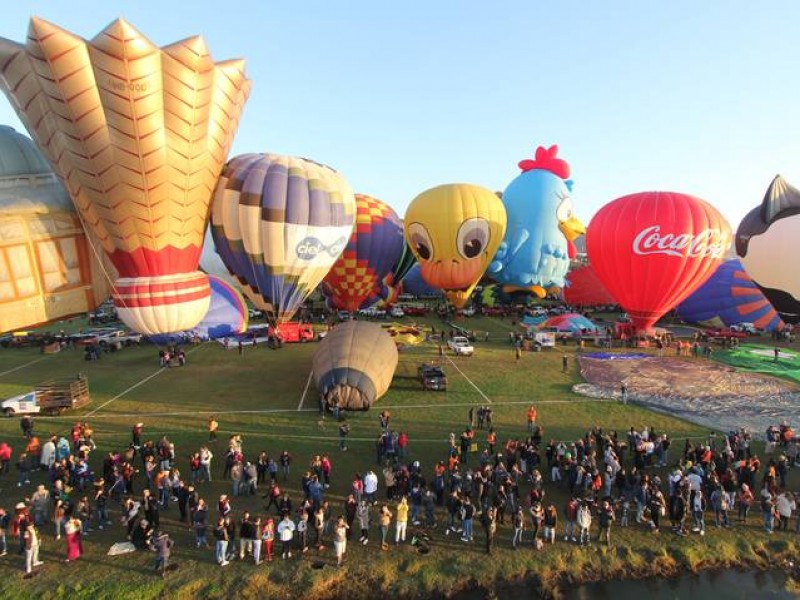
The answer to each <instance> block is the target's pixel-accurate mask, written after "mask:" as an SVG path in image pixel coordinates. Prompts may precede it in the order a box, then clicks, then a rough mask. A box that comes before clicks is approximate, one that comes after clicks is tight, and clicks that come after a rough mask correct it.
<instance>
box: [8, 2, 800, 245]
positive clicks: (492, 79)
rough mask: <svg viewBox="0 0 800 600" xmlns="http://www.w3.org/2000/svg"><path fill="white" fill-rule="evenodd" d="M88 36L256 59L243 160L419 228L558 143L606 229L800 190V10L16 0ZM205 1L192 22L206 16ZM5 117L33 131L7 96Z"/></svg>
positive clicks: (734, 210) (20, 30)
mask: <svg viewBox="0 0 800 600" xmlns="http://www.w3.org/2000/svg"><path fill="white" fill-rule="evenodd" d="M7 4H8V6H4V7H3V18H2V20H0V36H3V37H7V38H10V39H13V40H17V41H21V40H23V39H24V37H25V33H26V31H27V23H28V19H29V17H30V16H31V15H33V14H36V15H38V16H41V17H43V18H45V19H47V20H50V21H53V22H54V23H57V24H58V25H61V26H62V27H65V28H67V29H70V30H72V31H74V32H75V33H77V34H79V35H82V36H84V37H87V38H91V37H93V36H94V35H95V34H96V33H97V32H99V31H100V30H101V29H102V28H103V27H105V26H106V25H107V24H108V23H109V22H110V21H111V20H113V19H115V18H117V17H119V16H122V17H124V18H126V19H127V20H128V21H130V22H131V23H132V24H133V25H134V26H135V27H137V28H138V29H139V30H140V31H141V32H142V33H144V34H145V35H147V36H148V37H149V38H150V39H151V40H153V41H154V42H156V43H158V44H159V45H164V44H167V43H171V42H173V41H176V40H178V39H181V38H184V37H187V36H189V35H193V34H198V33H199V34H201V35H203V36H204V37H205V39H206V41H207V43H208V45H209V48H210V50H211V52H212V54H213V55H214V57H215V58H216V59H218V60H220V59H225V58H231V57H239V56H241V57H244V58H246V59H247V71H248V75H249V77H250V78H251V79H252V80H253V93H252V95H251V97H250V101H249V102H248V105H247V107H246V109H245V113H244V117H243V119H242V121H241V124H240V129H239V133H238V135H237V138H236V142H235V144H234V148H233V153H232V154H239V153H244V152H264V151H270V152H278V153H285V154H296V155H300V156H306V157H309V158H313V159H315V160H317V161H320V162H324V163H327V164H330V165H331V166H333V167H335V168H337V169H338V170H340V171H341V172H342V173H344V174H345V176H346V177H347V178H348V180H349V181H350V183H351V185H352V186H353V188H354V189H355V190H356V191H358V192H362V193H366V194H370V195H373V196H376V197H378V198H381V199H383V200H385V201H386V202H388V203H389V204H391V205H392V206H393V207H394V208H395V210H397V211H398V213H400V215H401V216H402V214H403V213H404V211H405V208H406V206H407V205H408V203H409V202H410V201H411V199H412V198H413V197H414V196H415V195H416V194H418V193H420V192H421V191H423V190H425V189H427V188H428V187H431V186H434V185H438V184H441V183H448V182H456V181H465V182H471V183H477V184H480V185H484V186H486V187H488V188H490V189H503V188H504V187H505V186H506V185H507V184H508V183H509V182H510V181H511V179H513V178H514V177H515V176H516V175H517V174H518V172H519V170H518V169H517V166H516V165H517V163H518V162H519V161H520V160H521V159H523V158H526V157H528V156H531V155H532V154H533V150H534V148H535V146H536V145H539V144H543V145H549V144H553V143H557V144H558V145H559V147H560V148H561V152H560V154H561V155H562V156H563V157H564V158H565V159H566V160H568V161H569V163H570V165H571V167H572V177H573V179H574V180H575V184H576V185H575V190H574V192H575V194H574V199H575V207H576V210H577V212H578V214H579V216H580V217H581V218H583V219H584V221H585V222H586V223H587V224H588V222H589V220H590V218H591V216H592V215H593V214H594V213H595V212H596V211H597V210H598V209H599V208H600V207H601V206H603V205H604V204H605V203H607V202H609V201H611V200H613V199H614V198H616V197H619V196H621V195H624V194H628V193H633V192H637V191H644V190H654V189H660V190H672V191H681V192H687V193H692V194H695V195H698V196H700V197H703V198H705V199H707V200H709V201H710V202H711V203H712V204H714V205H715V206H716V207H717V208H718V209H720V211H721V212H722V213H723V214H724V215H725V216H726V217H727V218H728V220H729V221H730V223H731V226H732V227H733V228H734V229H735V228H736V226H737V225H738V223H739V221H740V220H741V218H742V217H743V216H744V214H745V213H746V212H747V211H748V210H749V209H750V208H752V207H753V206H755V205H756V204H758V203H759V202H760V200H761V197H762V196H763V194H764V191H765V190H766V188H767V185H768V184H769V182H770V180H771V178H772V177H773V176H774V175H775V174H776V173H781V174H783V175H784V177H786V178H787V179H788V180H789V181H790V182H794V183H795V184H796V185H798V186H800V119H798V115H797V113H798V107H800V84H798V77H800V74H798V71H797V65H798V64H800V42H798V41H797V36H796V31H797V30H798V25H800V2H764V3H753V2H743V1H706V2H696V1H694V2H689V1H685V0H677V1H673V2H647V1H638V2H635V1H630V2H623V1H619V2H611V1H609V2H603V3H601V2H594V1H585V2H577V1H574V2H559V3H538V2H503V3H499V2H497V3H489V2H477V1H476V2H472V1H464V2H455V1H442V2H430V1H429V2H421V1H416V0H409V1H408V2H393V3H390V2H361V1H359V2H356V1H351V2H347V1H346V2H323V1H316V0H307V1H304V2H299V3H294V2H277V3H275V2H268V1H266V0H263V1H257V0H253V1H249V2H242V1H239V2H223V1H217V2H208V1H205V0H197V1H194V2H191V3H189V2H167V1H165V0H161V1H159V2H154V1H151V0H137V1H135V2H134V1H132V0H128V1H125V2H122V1H114V0H104V1H102V2H89V1H86V2H84V1H80V0H74V1H72V2H69V1H64V0H52V1H43V0H42V1H38V2H13V3H7ZM189 6H191V8H188V7H189ZM0 123H7V124H12V125H14V126H15V127H17V128H20V129H21V125H20V124H19V121H18V120H17V119H16V116H15V115H14V114H13V111H12V109H11V107H10V106H9V105H8V103H7V102H6V101H4V100H3V99H0Z"/></svg>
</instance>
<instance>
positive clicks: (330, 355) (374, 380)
mask: <svg viewBox="0 0 800 600" xmlns="http://www.w3.org/2000/svg"><path fill="white" fill-rule="evenodd" d="M397 361H398V354H397V347H396V346H395V344H394V342H393V341H392V337H391V336H390V335H389V333H387V332H386V331H385V330H383V329H382V328H381V327H380V326H379V325H377V324H375V323H369V322H366V321H346V322H344V323H341V324H339V325H337V326H336V327H334V329H333V330H332V331H330V332H329V333H328V335H327V336H325V338H324V339H323V340H322V341H321V342H320V343H319V347H318V348H317V350H316V351H315V352H314V358H313V369H314V381H315V383H316V385H317V389H318V390H319V393H320V396H321V401H322V403H323V404H324V405H325V406H326V407H328V408H334V407H337V406H338V407H339V408H341V409H346V410H367V409H369V407H370V406H372V405H373V404H374V403H375V401H376V400H377V399H378V398H380V397H381V396H383V395H384V394H385V393H386V391H387V390H388V389H389V386H390V385H391V383H392V377H394V372H395V369H396V368H397Z"/></svg>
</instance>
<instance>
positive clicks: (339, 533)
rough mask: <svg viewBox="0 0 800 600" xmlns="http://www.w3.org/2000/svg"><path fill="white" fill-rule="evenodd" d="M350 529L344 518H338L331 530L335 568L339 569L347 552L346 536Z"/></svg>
mask: <svg viewBox="0 0 800 600" xmlns="http://www.w3.org/2000/svg"><path fill="white" fill-rule="evenodd" d="M349 530H350V527H348V526H347V523H345V520H344V517H339V519H338V520H337V521H336V526H335V527H334V528H333V548H334V550H335V553H336V566H337V567H341V566H342V562H343V561H344V555H345V552H347V535H348V533H347V532H348V531H349Z"/></svg>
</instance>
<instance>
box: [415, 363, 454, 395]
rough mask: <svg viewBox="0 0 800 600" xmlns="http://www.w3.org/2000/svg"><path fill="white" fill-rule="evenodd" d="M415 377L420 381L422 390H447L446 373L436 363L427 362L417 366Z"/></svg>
mask: <svg viewBox="0 0 800 600" xmlns="http://www.w3.org/2000/svg"><path fill="white" fill-rule="evenodd" d="M417 377H419V380H420V382H421V383H422V389H423V390H426V391H427V390H436V391H441V392H444V391H446V390H447V375H445V374H444V371H442V368H441V367H439V366H438V365H431V364H428V363H425V364H422V365H420V366H419V368H417Z"/></svg>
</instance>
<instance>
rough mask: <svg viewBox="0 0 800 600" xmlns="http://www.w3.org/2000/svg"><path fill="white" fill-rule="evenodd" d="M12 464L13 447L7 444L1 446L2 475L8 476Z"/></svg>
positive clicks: (0, 470)
mask: <svg viewBox="0 0 800 600" xmlns="http://www.w3.org/2000/svg"><path fill="white" fill-rule="evenodd" d="M10 464H11V446H9V445H8V444H7V443H6V442H3V443H2V444H0V475H8V468H9V465H10Z"/></svg>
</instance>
